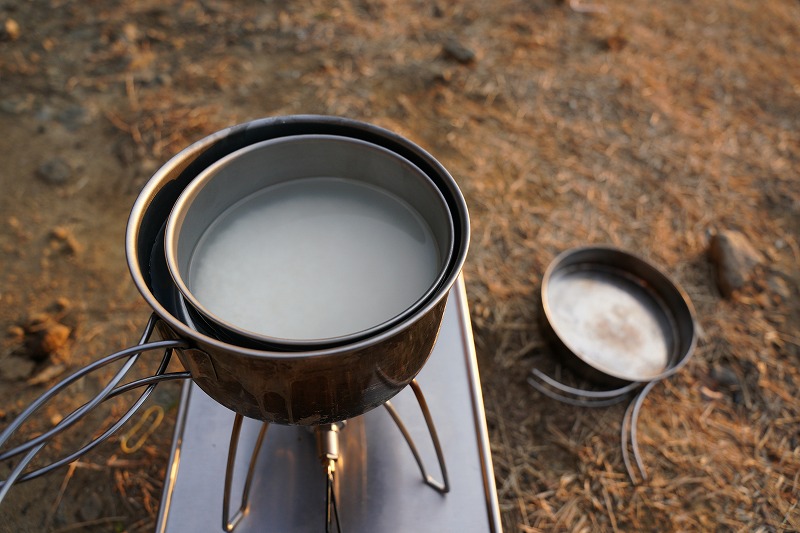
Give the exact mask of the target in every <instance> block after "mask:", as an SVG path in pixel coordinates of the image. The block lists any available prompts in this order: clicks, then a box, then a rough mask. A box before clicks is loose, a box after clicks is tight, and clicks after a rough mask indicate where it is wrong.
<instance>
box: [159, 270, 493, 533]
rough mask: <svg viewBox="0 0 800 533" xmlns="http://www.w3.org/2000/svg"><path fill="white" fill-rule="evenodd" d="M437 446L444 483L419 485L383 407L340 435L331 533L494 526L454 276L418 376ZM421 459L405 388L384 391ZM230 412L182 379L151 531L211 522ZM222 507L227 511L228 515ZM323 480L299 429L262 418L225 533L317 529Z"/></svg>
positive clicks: (243, 458)
mask: <svg viewBox="0 0 800 533" xmlns="http://www.w3.org/2000/svg"><path fill="white" fill-rule="evenodd" d="M417 381H418V382H419V384H420V386H421V388H422V390H423V392H424V393H425V396H426V400H427V403H428V406H429V408H430V410H431V414H432V416H433V420H434V423H435V424H436V429H437V432H438V434H439V439H440V440H441V444H442V448H443V449H444V456H445V461H446V464H447V468H448V474H449V479H450V487H451V489H450V492H449V493H448V494H445V495H442V494H439V493H438V492H436V491H434V490H433V489H431V488H430V487H428V486H427V485H425V484H424V482H423V479H422V476H421V474H420V471H419V469H418V468H417V465H416V463H415V461H414V457H413V455H412V454H411V451H410V450H409V448H408V445H407V444H406V442H405V441H404V440H403V438H402V435H401V433H400V431H399V430H398V428H397V426H396V425H395V424H394V422H393V421H392V419H391V417H390V416H389V413H388V412H387V411H386V410H385V409H383V408H377V409H374V410H372V411H370V412H368V413H366V414H365V415H362V416H360V417H357V418H354V419H351V420H349V421H348V422H347V425H346V427H345V428H344V429H343V430H342V432H341V437H340V441H341V442H340V446H341V458H340V460H339V462H338V463H337V476H338V478H337V483H338V484H339V487H338V495H337V504H338V511H339V517H340V521H341V526H342V531H344V532H348V533H349V532H354V531H355V532H359V531H370V532H371V531H414V532H416V533H422V532H437V533H438V532H441V531H459V532H476V533H477V532H481V533H483V532H487V531H491V532H500V531H501V525H500V515H499V509H498V504H497V495H496V491H495V485H494V476H493V473H492V463H491V457H490V452H489V441H488V436H487V431H486V422H485V418H484V411H483V401H482V397H481V389H480V382H479V379H478V370H477V363H476V359H475V353H474V347H473V341H472V331H471V326H470V321H469V314H468V311H467V302H466V296H465V292H464V284H463V280H462V279H461V278H459V280H458V283H457V284H456V285H455V287H454V288H453V290H452V291H451V293H450V296H449V300H448V305H447V310H446V312H445V315H444V320H443V323H442V328H441V332H440V335H439V339H438V342H437V344H436V347H435V348H434V351H433V354H432V355H431V357H430V359H429V360H428V363H427V364H426V366H425V367H424V368H423V370H422V372H421V373H420V374H419V376H418V378H417ZM392 404H393V405H394V407H395V408H396V409H397V410H398V412H399V414H400V416H401V417H402V418H403V421H404V422H405V424H406V426H407V427H408V429H409V431H410V432H411V434H412V436H413V438H414V440H415V441H416V444H417V446H418V448H419V451H420V454H421V455H422V458H423V461H424V462H425V465H426V467H427V469H428V471H429V473H431V474H432V475H433V476H434V477H436V478H438V477H439V476H440V474H439V472H438V463H437V460H436V456H435V452H434V449H433V446H432V444H431V439H430V437H429V435H428V432H427V428H426V425H425V421H424V419H423V417H422V415H421V413H420V409H419V407H418V405H417V403H416V400H415V398H414V395H413V394H412V392H411V391H410V390H409V389H408V388H406V389H405V390H404V391H402V392H401V393H400V394H399V395H398V396H396V397H395V398H393V399H392ZM233 418H234V414H233V413H232V412H231V411H229V410H227V409H226V408H224V407H222V406H221V405H219V404H218V403H216V402H215V401H214V400H212V399H210V398H209V397H208V396H206V395H205V394H204V393H203V392H202V391H201V390H200V389H199V388H197V387H196V386H195V385H191V384H187V387H186V389H185V391H184V397H183V400H182V402H181V407H180V413H179V419H178V427H177V429H176V435H175V444H174V449H173V452H172V457H171V461H170V468H169V470H168V474H167V479H166V483H165V490H164V495H163V498H162V505H161V514H160V516H159V523H158V529H157V531H159V532H162V533H181V532H186V531H221V530H222V496H223V486H224V480H225V466H226V459H227V451H228V442H229V439H230V433H231V426H232V423H233ZM259 428H260V422H257V421H254V420H248V419H246V420H245V425H244V428H243V430H242V434H241V437H240V442H239V451H238V455H237V462H236V472H235V473H234V482H233V487H234V493H233V496H232V503H231V505H232V507H236V505H237V504H238V502H239V499H240V494H241V492H240V491H241V489H242V485H243V483H244V482H243V479H244V476H245V472H246V468H247V462H248V458H249V456H250V452H251V451H252V449H253V446H254V443H255V440H256V437H257V433H258V430H259ZM233 510H234V509H232V511H231V512H233ZM324 524H325V477H324V473H323V468H322V466H321V464H320V462H319V460H318V459H317V455H316V449H315V439H314V434H313V432H312V431H310V430H309V429H308V428H304V427H297V426H278V425H272V426H270V427H269V429H268V430H267V436H266V440H265V442H264V445H263V449H262V451H261V453H260V455H259V458H258V463H257V466H256V473H255V477H254V480H253V485H252V489H251V493H250V510H249V513H248V514H247V515H246V516H245V517H244V518H243V519H242V521H241V522H240V523H239V525H238V526H237V528H236V533H250V532H255V531H258V532H260V533H262V532H266V533H271V532H305V531H309V532H317V531H324Z"/></svg>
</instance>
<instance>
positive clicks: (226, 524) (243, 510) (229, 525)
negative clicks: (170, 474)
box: [222, 413, 269, 532]
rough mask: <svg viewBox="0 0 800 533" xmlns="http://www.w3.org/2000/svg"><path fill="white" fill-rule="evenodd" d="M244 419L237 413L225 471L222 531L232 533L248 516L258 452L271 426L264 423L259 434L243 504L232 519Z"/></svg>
mask: <svg viewBox="0 0 800 533" xmlns="http://www.w3.org/2000/svg"><path fill="white" fill-rule="evenodd" d="M243 419H244V417H243V416H242V415H240V414H238V413H237V415H236V417H235V418H234V419H233V429H232V430H231V444H230V446H229V448H228V466H227V467H226V469H225V492H223V493H222V530H223V531H227V532H231V531H233V530H234V529H236V526H237V525H239V522H240V521H241V520H242V518H243V517H244V515H246V514H247V510H248V507H249V504H250V502H249V500H250V485H251V483H252V481H253V472H255V467H256V460H257V459H258V452H259V451H260V450H261V445H262V444H263V442H264V436H265V435H266V433H267V428H268V427H269V424H268V423H267V422H264V424H263V425H262V426H261V431H259V433H258V439H256V445H255V448H253V453H252V455H251V456H250V465H249V466H248V468H247V477H246V478H245V481H244V488H243V489H242V503H241V505H240V506H239V509H238V510H237V511H236V513H234V515H233V518H232V519H231V518H230V503H231V486H232V485H233V470H234V466H235V465H236V452H237V450H238V449H239V434H240V433H241V432H242V421H243Z"/></svg>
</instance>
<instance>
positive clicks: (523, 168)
mask: <svg viewBox="0 0 800 533" xmlns="http://www.w3.org/2000/svg"><path fill="white" fill-rule="evenodd" d="M798 43H800V3H798V2H797V1H795V0H763V1H761V2H751V1H749V0H708V1H706V2H686V1H684V0H664V1H662V2H648V1H644V0H629V1H626V2H613V1H611V0H571V1H558V0H524V1H523V0H498V1H496V2H483V1H479V0H462V1H460V2H445V1H441V0H435V1H433V2H422V1H416V0H403V1H390V0H345V1H342V2H329V1H324V0H309V1H306V2H286V1H281V0H276V1H255V0H248V1H240V2H233V1H226V0H204V1H189V0H186V1H180V0H159V1H151V0H145V1H136V2H134V1H130V0H116V1H110V0H108V1H101V0H83V1H80V2H78V1H70V0H50V1H46V0H36V1H32V2H24V3H23V2H16V1H13V0H0V131H1V132H2V135H0V160H1V161H2V170H0V192H2V194H0V224H1V225H0V265H2V267H1V268H0V427H5V426H6V425H7V424H8V423H10V422H11V420H12V419H13V418H14V416H15V415H17V414H18V413H19V412H21V410H22V409H23V408H24V406H25V405H27V404H28V403H29V402H30V401H32V399H33V398H35V397H36V396H38V395H39V394H41V393H42V392H43V391H44V390H45V389H46V387H47V386H48V384H53V383H55V380H56V378H57V377H58V376H63V375H66V374H64V373H65V372H70V371H72V370H75V369H77V368H79V367H80V366H82V365H85V364H87V363H88V362H90V361H92V360H95V359H97V358H99V357H100V356H101V355H104V354H108V353H110V352H112V351H115V350H117V349H120V348H122V347H125V346H128V345H130V344H131V343H133V342H135V340H136V338H138V336H139V334H140V332H141V330H142V328H143V327H144V324H145V322H146V320H147V317H148V315H149V312H148V308H147V306H146V305H145V304H144V301H143V300H142V298H141V297H140V296H139V294H138V293H137V292H136V290H135V288H134V286H133V283H132V282H131V281H130V277H129V275H128V273H127V267H126V263H125V257H124V246H123V240H124V230H125V224H126V221H127V215H128V211H129V209H130V207H131V205H132V204H133V202H134V200H135V198H136V195H137V193H138V191H139V189H140V188H141V187H142V185H143V184H144V183H145V182H146V181H147V179H148V178H149V176H150V175H151V174H152V173H153V172H154V171H155V170H156V169H157V168H158V167H159V166H160V165H161V164H162V163H163V162H165V161H166V160H167V159H168V158H169V157H170V156H171V155H173V154H174V153H176V152H177V151H179V150H180V149H182V148H183V147H185V146H187V145H188V144H190V143H191V142H192V141H194V140H197V139H199V138H201V137H202V136H204V135H206V134H208V133H210V132H213V131H215V130H217V129H220V128H222V127H225V126H228V125H232V124H236V123H240V122H243V121H246V120H250V119H254V118H259V117H265V116H275V115H288V114H296V113H318V114H331V115H340V116H346V117H350V118H354V119H359V120H364V121H367V122H372V123H375V124H378V125H381V126H384V127H386V128H389V129H391V130H394V131H396V132H398V133H400V134H403V135H405V136H407V137H408V138H410V139H412V140H413V141H415V142H417V143H418V144H420V145H421V146H423V147H424V148H426V149H427V150H428V151H430V152H431V153H432V154H434V156H436V157H437V158H438V159H439V160H440V161H441V162H442V163H443V164H444V165H445V167H447V168H448V169H449V170H450V172H451V173H452V174H453V175H454V176H455V178H456V180H457V181H458V183H459V185H460V186H461V187H462V189H463V191H464V194H465V196H466V199H467V202H468V205H469V207H470V214H471V220H472V225H473V235H472V244H471V248H470V255H469V257H468V260H467V264H466V267H465V277H466V280H467V292H468V296H469V298H470V307H471V313H472V319H473V327H474V330H475V335H476V344H477V349H478V355H479V364H480V370H481V375H482V382H483V387H484V396H485V402H486V411H487V413H486V414H487V420H488V424H489V431H490V438H491V443H492V454H493V460H494V468H495V474H496V478H497V488H498V494H499V500H500V507H501V510H502V520H503V525H504V528H505V530H506V531H520V532H530V531H554V530H566V531H597V530H606V531H616V530H622V531H632V530H650V531H698V530H706V531H708V530H720V531H797V530H800V506H798V498H799V497H800V399H798V387H799V386H800V365H798V363H800V303H798V302H800V298H799V297H800V290H799V289H798V287H799V286H800V268H799V267H798V265H800V242H799V241H800V44H798ZM725 230H735V231H738V232H740V233H741V234H742V235H744V237H745V238H746V239H747V240H748V241H749V243H750V244H751V245H752V247H753V248H754V250H755V251H756V252H757V255H758V257H757V261H756V264H755V265H754V267H753V268H752V271H748V272H749V278H748V279H747V280H746V283H745V284H744V285H743V286H742V287H741V288H740V289H739V290H738V291H736V292H735V293H734V294H733V295H732V296H730V297H724V296H723V295H722V294H721V292H720V290H719V289H718V287H717V284H716V282H715V277H714V267H713V266H712V264H711V263H710V262H709V259H708V254H707V248H708V244H709V239H710V238H711V236H712V235H714V234H715V233H718V232H722V231H725ZM596 243H603V244H613V245H616V246H620V247H622V248H625V249H628V250H631V251H634V252H636V253H638V254H640V255H641V256H643V257H645V258H647V259H649V260H651V261H652V262H653V263H655V264H656V265H658V266H659V267H660V268H661V269H662V270H664V271H665V272H666V273H668V274H669V275H671V276H672V277H673V278H674V279H675V280H677V281H678V282H679V283H680V285H681V286H682V287H683V288H684V289H685V290H686V292H687V293H688V295H689V297H690V298H691V300H692V302H693V303H694V306H695V307H696V310H697V319H698V326H699V327H698V339H699V340H698V346H697V349H696V350H695V353H694V356H693V358H692V359H691V361H690V362H689V363H688V365H687V366H686V367H685V368H684V369H682V370H681V371H680V372H679V373H678V374H677V375H676V376H674V377H672V378H671V379H669V380H668V381H666V382H664V383H661V384H659V385H657V386H656V387H655V388H654V390H653V392H652V393H651V394H650V395H649V396H648V397H647V400H646V401H645V402H644V405H643V407H642V414H641V419H640V421H639V425H638V433H639V440H640V445H641V451H642V458H643V461H644V464H645V466H646V467H647V472H648V479H647V480H645V481H641V482H639V483H632V482H631V480H629V479H628V476H627V475H626V472H625V468H624V465H623V460H622V454H621V444H620V440H619V431H620V424H621V422H622V416H623V414H624V410H625V404H621V405H616V406H613V407H608V408H602V409H588V408H579V407H574V406H569V405H564V404H561V403H558V402H556V401H553V400H550V399H548V398H546V397H544V396H542V395H541V394H539V393H538V392H536V391H534V390H533V389H532V388H531V387H530V386H529V385H528V383H527V377H528V375H529V373H530V371H531V369H532V368H534V367H536V366H542V365H543V366H544V367H545V368H548V369H549V370H553V369H554V363H553V358H552V357H551V355H552V353H551V352H552V351H551V349H550V348H549V347H548V345H547V344H545V343H544V341H543V339H542V337H541V335H540V332H539V329H538V327H537V325H536V320H537V313H538V312H537V305H538V301H539V292H538V291H539V284H540V282H541V277H542V274H543V272H544V270H545V268H546V267H547V265H548V264H549V263H550V261H551V260H552V259H553V258H554V257H555V256H556V255H557V254H558V253H559V252H561V251H562V250H565V249H568V248H571V247H573V246H578V245H584V244H596ZM156 364H157V357H156V356H152V355H151V356H147V357H145V358H143V360H142V361H141V363H140V364H137V366H142V369H141V373H142V375H144V374H146V373H147V372H148V371H149V372H152V370H153V369H154V368H155V365H156ZM144 367H147V368H144ZM556 370H557V369H556ZM565 373H568V371H565ZM97 386H98V380H97V379H96V378H95V377H94V376H93V377H92V379H88V380H84V381H82V382H79V383H78V384H76V385H75V386H73V387H72V388H71V389H70V393H69V394H67V395H62V397H60V398H59V400H58V401H57V402H55V403H53V404H52V405H49V406H48V407H47V408H45V409H44V410H43V411H42V414H41V415H40V416H39V417H38V418H37V422H36V423H35V424H32V426H31V427H26V429H25V431H24V432H23V433H25V435H27V436H31V435H33V434H35V433H37V432H40V431H42V430H43V428H44V427H49V425H50V424H52V423H56V422H57V421H58V420H60V419H61V418H62V417H63V416H65V415H66V414H67V413H68V412H69V411H70V410H71V409H74V408H76V407H77V406H79V405H80V404H81V402H82V401H85V398H86V397H87V395H88V394H90V393H92V392H93V391H94V392H96V391H97ZM178 389H179V387H178V386H176V385H174V384H172V385H165V386H163V387H161V386H160V387H159V388H158V389H157V393H156V394H155V395H154V397H153V398H151V399H150V400H148V403H147V404H146V405H147V406H148V407H152V408H153V411H150V414H149V415H148V417H147V418H145V420H143V421H142V420H141V418H142V416H143V415H142V416H137V417H134V419H133V422H132V424H133V423H136V422H138V421H142V422H143V423H144V424H145V427H147V426H148V425H155V424H153V421H154V420H155V416H156V415H157V414H158V413H159V412H163V413H164V415H165V416H164V420H163V422H161V423H160V424H158V425H157V428H156V430H155V432H154V433H153V434H152V435H150V436H149V437H148V438H147V439H146V440H145V442H144V443H143V445H142V446H141V447H140V448H139V449H138V450H135V451H132V452H131V453H126V451H125V449H123V447H121V439H120V437H115V438H113V439H112V440H110V441H109V442H106V443H105V444H103V445H102V446H100V447H98V448H97V449H96V450H95V451H93V452H91V453H90V454H88V455H87V456H85V457H84V458H82V459H81V460H80V461H79V462H78V463H75V464H74V465H73V466H71V467H63V468H61V469H59V470H57V471H54V472H52V473H50V474H47V475H46V476H43V477H42V478H39V479H37V480H34V481H30V482H27V483H25V484H21V485H19V486H16V487H14V488H13V490H12V491H11V493H10V495H9V497H8V498H7V499H6V501H5V502H4V504H3V507H0V515H2V519H0V529H2V530H3V531H59V532H66V531H77V530H81V531H84V530H85V531H118V532H121V531H128V532H134V531H150V530H152V529H153V525H154V520H155V515H156V513H157V509H158V505H159V498H160V494H161V488H162V479H163V477H164V467H165V464H166V459H167V455H168V446H169V442H170V438H171V430H172V429H171V428H172V421H173V419H174V415H175V412H176V402H177V395H178ZM128 396H130V397H128ZM128 396H126V397H125V398H124V400H126V401H127V402H128V403H129V402H130V401H132V400H133V398H134V397H133V396H132V395H128ZM110 403H112V404H113V405H110V406H108V407H107V408H106V409H105V410H104V411H102V412H100V413H98V414H97V415H96V416H95V417H94V418H95V419H96V420H92V421H91V422H87V423H86V424H83V425H82V428H83V429H78V430H77V431H74V432H70V433H68V434H67V435H66V436H65V437H64V438H63V439H60V440H59V442H57V443H55V444H54V445H52V446H49V447H48V448H46V450H45V456H47V457H50V458H51V459H52V458H53V457H59V456H62V455H63V454H64V453H65V452H66V451H69V450H71V449H74V446H75V445H76V443H79V442H81V441H82V440H83V439H84V438H85V437H86V436H87V435H90V434H93V432H95V431H96V428H99V427H104V426H103V424H106V425H107V424H108V423H109V421H111V420H113V419H114V417H115V416H119V413H121V412H122V410H123V407H124V405H125V404H126V402H125V401H119V402H116V401H115V402H110ZM95 424H96V425H95ZM87 426H88V427H87ZM131 426H132V425H128V426H126V427H125V428H123V429H122V431H121V433H120V435H125V434H127V433H131V434H133V433H134V431H133V430H135V429H136V428H132V427H131ZM138 431H143V430H142V429H138ZM134 437H135V435H134ZM134 440H135V439H134ZM17 442H18V441H17ZM6 449H7V448H6ZM12 463H13V461H12V462H10V461H4V466H2V467H0V468H2V469H0V472H3V475H4V476H5V475H6V474H7V473H8V472H9V471H10V468H11V465H12Z"/></svg>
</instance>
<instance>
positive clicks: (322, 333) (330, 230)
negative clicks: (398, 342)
mask: <svg viewBox="0 0 800 533" xmlns="http://www.w3.org/2000/svg"><path fill="white" fill-rule="evenodd" d="M298 232H299V233H298ZM298 240H299V241H300V242H298ZM387 241H390V242H387ZM210 250H216V253H215V254H213V253H210ZM165 251H166V258H167V265H168V266H169V269H170V273H171V275H172V278H173V280H174V281H175V284H176V285H177V287H178V289H179V290H180V292H181V295H182V296H183V298H184V299H185V300H186V301H187V308H189V309H194V310H196V311H197V312H198V313H199V314H201V315H202V319H203V320H205V322H206V323H207V324H208V326H209V327H210V328H213V329H214V330H215V331H216V332H217V334H218V335H219V334H220V333H221V332H224V333H225V334H226V335H228V336H229V337H228V338H231V339H236V342H235V344H240V345H241V344H244V345H247V346H252V347H261V348H266V349H273V350H278V351H285V350H294V351H297V350H310V349H314V348H323V347H330V346H335V345H343V344H350V343H352V342H355V341H357V340H360V339H364V338H367V337H370V336H374V335H375V334H377V333H379V332H381V331H384V330H386V329H388V328H389V327H391V326H392V325H393V324H397V323H399V322H401V321H402V320H403V319H404V318H408V317H409V316H411V315H412V314H413V313H414V312H415V311H416V310H417V309H419V308H420V307H421V306H422V305H424V304H425V302H426V301H427V300H428V299H429V298H430V297H431V296H432V294H433V293H434V291H435V290H436V288H437V287H438V285H439V284H440V283H441V281H442V280H443V278H444V276H445V273H446V269H447V266H448V264H449V262H450V258H451V256H452V253H453V222H452V220H451V216H450V212H449V210H448V208H447V204H446V203H445V201H444V198H443V197H442V194H441V192H440V191H439V189H438V188H437V187H436V186H435V185H434V184H433V182H432V181H431V180H430V179H429V178H428V177H427V176H426V175H425V173H424V172H422V171H421V170H420V169H419V168H418V167H417V166H416V165H414V164H412V163H411V162H409V161H408V160H407V159H405V158H403V157H400V156H398V155H397V154H395V153H394V152H391V151H389V150H387V149H385V148H383V147H381V146H378V145H376V144H372V143H368V142H365V141H362V140H359V139H352V138H347V137H342V136H335V135H294V136H290V137H283V138H278V139H271V140H267V141H262V142H259V143H256V144H252V145H249V146H247V147H245V148H242V149H240V150H237V151H235V152H233V153H231V154H229V155H227V156H226V157H224V158H222V159H221V160H219V161H217V162H215V163H214V164H213V165H211V166H210V167H208V168H207V169H205V170H204V171H203V172H201V173H200V174H199V175H198V176H197V177H196V178H195V179H194V180H192V182H191V183H190V184H189V185H188V186H187V187H186V189H184V191H183V192H182V193H181V195H180V197H179V198H178V200H177V201H176V203H175V205H174V207H173V209H172V212H171V214H170V216H169V220H168V222H167V227H166V232H165ZM245 304H246V305H245ZM267 317H271V319H272V320H273V321H274V322H276V323H269V320H270V319H269V318H267ZM312 317H313V318H312ZM198 318H199V317H198ZM341 328H344V331H342V330H341ZM348 328H349V329H348ZM281 332H283V334H282V335H280V334H279V333H281Z"/></svg>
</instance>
